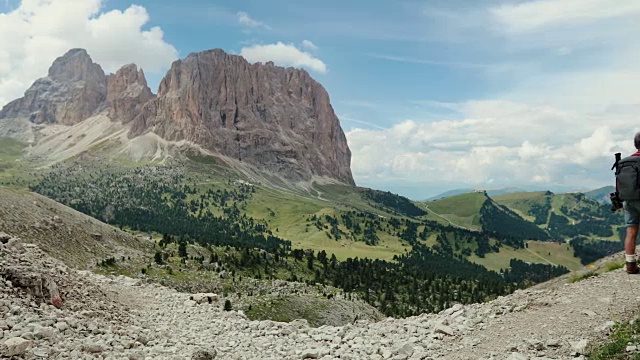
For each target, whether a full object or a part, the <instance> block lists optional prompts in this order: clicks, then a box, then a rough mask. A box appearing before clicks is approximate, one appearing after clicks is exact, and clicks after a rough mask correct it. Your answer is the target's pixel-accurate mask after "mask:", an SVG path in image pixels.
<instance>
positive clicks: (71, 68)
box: [0, 49, 107, 125]
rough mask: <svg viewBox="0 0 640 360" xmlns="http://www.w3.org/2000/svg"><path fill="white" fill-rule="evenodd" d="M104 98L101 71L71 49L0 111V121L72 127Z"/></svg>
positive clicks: (85, 54) (82, 51) (88, 114)
mask: <svg viewBox="0 0 640 360" xmlns="http://www.w3.org/2000/svg"><path fill="white" fill-rule="evenodd" d="M106 94H107V84H106V77H105V74H104V71H102V68H101V67H100V65H98V64H95V63H93V62H92V61H91V58H90V57H89V55H88V54H87V52H86V51H85V50H82V49H72V50H69V51H68V52H67V53H66V54H65V55H64V56H62V57H59V58H58V59H56V60H55V61H54V62H53V65H51V67H50V68H49V74H48V76H47V77H45V78H42V79H38V80H36V82H35V83H34V84H33V85H32V86H31V87H30V88H29V89H28V90H27V91H26V92H25V94H24V97H22V98H20V99H18V100H15V101H13V102H11V103H9V104H7V105H6V106H5V107H4V108H3V109H2V110H0V119H2V118H18V117H21V118H28V119H29V120H30V121H31V122H32V123H36V124H42V123H48V124H54V123H59V124H64V125H73V124H77V123H79V122H80V121H82V120H84V119H86V118H88V117H90V116H91V115H92V114H93V113H94V112H95V111H96V110H97V109H98V108H99V107H100V106H101V105H102V104H103V103H104V100H105V97H106Z"/></svg>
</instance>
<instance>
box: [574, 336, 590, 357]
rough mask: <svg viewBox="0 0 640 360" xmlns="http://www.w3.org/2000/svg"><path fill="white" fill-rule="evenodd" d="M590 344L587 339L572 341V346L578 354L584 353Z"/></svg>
mask: <svg viewBox="0 0 640 360" xmlns="http://www.w3.org/2000/svg"><path fill="white" fill-rule="evenodd" d="M588 345H589V341H588V340H587V339H582V340H579V341H574V342H571V348H572V349H573V351H575V352H576V353H578V354H584V353H585V352H586V350H587V346H588Z"/></svg>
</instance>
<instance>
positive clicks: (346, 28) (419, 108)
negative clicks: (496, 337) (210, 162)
mask: <svg viewBox="0 0 640 360" xmlns="http://www.w3.org/2000/svg"><path fill="white" fill-rule="evenodd" d="M67 4H68V1H67V2H65V0H44V1H34V0H22V1H19V0H0V43H3V44H4V45H5V46H4V47H3V49H0V62H1V61H2V60H3V59H5V58H6V59H8V60H7V61H5V64H8V65H5V66H4V67H3V66H1V65H0V103H4V102H7V101H8V100H10V99H12V98H14V97H17V96H19V94H21V93H22V92H24V90H25V89H26V87H28V86H29V85H30V83H31V82H33V80H35V79H36V78H38V77H41V76H44V75H45V74H46V68H47V67H48V65H49V64H50V63H51V61H52V60H53V59H54V58H55V57H56V56H59V55H60V54H62V53H64V51H65V50H66V48H69V47H85V48H87V50H88V51H89V53H90V54H91V55H92V57H93V58H94V60H95V61H96V62H98V63H100V64H101V65H102V66H103V67H104V68H105V69H106V70H107V71H115V69H117V68H118V67H119V66H121V65H122V64H125V63H130V62H135V63H137V64H138V65H140V66H142V67H143V68H144V69H145V72H146V74H147V77H148V79H149V82H150V84H151V86H152V89H154V90H155V87H156V86H157V84H158V82H159V81H160V79H161V78H162V76H163V75H164V72H165V71H166V69H167V68H168V66H169V65H170V63H171V61H173V60H175V59H176V58H178V57H184V56H186V55H187V54H188V53H190V52H194V51H201V50H205V49H212V48H222V49H224V50H226V51H228V52H233V53H237V54H242V55H243V56H245V57H246V58H247V59H248V60H249V61H258V60H260V61H267V60H273V61H274V62H276V64H280V65H283V66H289V65H295V66H299V67H305V68H307V70H308V71H309V72H310V73H311V74H312V76H313V77H314V78H315V79H317V80H318V81H319V82H321V83H322V84H323V85H324V86H325V87H326V88H327V90H328V92H329V94H330V96H331V100H332V104H333V106H334V109H335V111H336V114H337V115H338V116H339V117H340V119H341V123H342V127H343V129H344V130H345V132H346V133H347V138H348V141H349V145H350V147H351V149H352V152H353V160H352V169H353V172H354V176H355V179H356V182H357V183H358V184H359V185H362V186H369V187H374V188H379V189H385V190H391V191H395V192H399V193H402V194H404V195H407V196H410V197H412V198H416V199H420V198H426V197H428V196H430V195H433V194H435V193H438V192H441V191H445V190H448V189H451V188H455V187H481V188H492V187H503V186H518V187H522V188H525V189H551V190H555V191H566V190H576V189H588V188H594V187H598V186H602V185H607V184H609V183H611V179H612V174H611V173H610V172H609V171H608V167H607V165H608V164H609V163H610V159H611V156H612V155H611V154H612V153H613V152H615V151H622V152H623V153H628V152H630V151H632V150H633V149H632V143H631V142H630V139H631V138H632V136H633V133H634V132H635V131H637V130H640V126H638V125H640V119H639V116H638V115H640V43H639V42H638V41H637V40H636V39H637V37H638V36H639V35H640V2H638V1H635V0H617V1H615V2H611V1H608V0H588V1H587V0H562V1H560V0H529V1H482V2H479V1H478V2H476V1H426V0H422V1H417V0H416V1H411V0H406V1H405V0H399V1H360V0H354V1H349V2H345V1H333V0H329V1H323V2H308V1H294V0H274V1H242V0H239V1H181V2H175V1H158V0H155V1H151V0H139V1H136V2H135V3H132V2H131V1H125V0H104V1H100V0H79V1H77V2H75V3H74V4H76V6H74V8H69V7H68V5H67ZM3 14H4V15H3ZM78 29H84V30H78ZM3 33H4V34H5V35H4V36H5V37H4V38H3V35H2V34H3Z"/></svg>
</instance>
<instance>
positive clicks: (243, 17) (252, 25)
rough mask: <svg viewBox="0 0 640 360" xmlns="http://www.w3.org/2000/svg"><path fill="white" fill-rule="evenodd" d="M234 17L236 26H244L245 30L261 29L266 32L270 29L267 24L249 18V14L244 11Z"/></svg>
mask: <svg viewBox="0 0 640 360" xmlns="http://www.w3.org/2000/svg"><path fill="white" fill-rule="evenodd" d="M236 17H237V18H238V24H240V25H242V26H244V27H245V28H248V29H258V28H262V29H266V30H269V29H271V27H269V26H268V25H267V24H265V23H263V22H261V21H258V20H255V19H253V18H252V17H251V16H249V14H247V13H246V12H244V11H239V12H238V13H237V14H236Z"/></svg>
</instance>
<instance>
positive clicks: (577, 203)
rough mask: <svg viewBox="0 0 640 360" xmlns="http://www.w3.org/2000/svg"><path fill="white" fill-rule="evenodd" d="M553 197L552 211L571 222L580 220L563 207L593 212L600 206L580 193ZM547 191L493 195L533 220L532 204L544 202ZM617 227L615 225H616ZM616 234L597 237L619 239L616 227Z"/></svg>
mask: <svg viewBox="0 0 640 360" xmlns="http://www.w3.org/2000/svg"><path fill="white" fill-rule="evenodd" d="M549 196H550V197H551V211H553V213H554V214H556V215H562V216H564V217H566V218H567V219H569V222H570V223H571V222H577V221H579V220H577V219H574V218H572V217H571V216H570V215H569V214H566V213H563V212H562V210H561V209H562V208H563V207H566V208H567V209H569V210H573V211H578V212H584V213H591V212H595V211H596V207H597V206H599V204H598V203H597V201H596V200H593V199H591V198H589V197H588V196H582V195H581V194H578V193H566V194H554V195H549ZM545 198H546V195H545V192H524V193H516V194H507V195H498V196H494V197H492V199H493V200H494V201H496V202H497V203H499V204H501V205H505V206H507V207H509V208H510V209H512V210H514V211H515V212H517V213H518V214H520V215H521V216H522V217H524V218H525V219H526V220H529V221H533V216H530V215H528V213H529V210H530V209H531V205H532V204H538V205H541V204H544V202H545ZM547 225H548V223H547V224H543V225H542V226H541V227H544V228H546V227H547ZM614 227H615V226H614ZM612 230H613V233H614V235H613V236H610V237H608V238H603V237H597V238H598V239H602V240H612V241H617V240H618V237H617V235H616V229H615V228H614V229H612Z"/></svg>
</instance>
